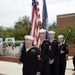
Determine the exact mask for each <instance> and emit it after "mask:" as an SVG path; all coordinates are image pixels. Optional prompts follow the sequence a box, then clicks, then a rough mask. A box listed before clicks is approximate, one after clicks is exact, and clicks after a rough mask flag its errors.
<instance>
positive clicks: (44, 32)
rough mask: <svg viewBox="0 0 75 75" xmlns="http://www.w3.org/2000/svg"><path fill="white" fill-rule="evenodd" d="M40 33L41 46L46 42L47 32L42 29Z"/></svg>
mask: <svg viewBox="0 0 75 75" xmlns="http://www.w3.org/2000/svg"><path fill="white" fill-rule="evenodd" d="M39 33H40V40H41V44H42V42H43V41H44V40H45V36H46V30H45V29H40V30H39Z"/></svg>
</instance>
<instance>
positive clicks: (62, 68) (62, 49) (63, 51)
mask: <svg viewBox="0 0 75 75" xmlns="http://www.w3.org/2000/svg"><path fill="white" fill-rule="evenodd" d="M63 38H64V36H63V35H59V36H58V41H59V43H60V55H59V75H65V70H66V55H67V54H68V53H69V50H68V46H67V45H66V44H64V43H63Z"/></svg>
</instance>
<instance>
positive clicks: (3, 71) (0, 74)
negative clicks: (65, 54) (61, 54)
mask: <svg viewBox="0 0 75 75" xmlns="http://www.w3.org/2000/svg"><path fill="white" fill-rule="evenodd" d="M71 58H72V57H71ZM69 59H70V58H69ZM72 69H73V64H72V59H70V60H68V61H67V67H66V74H65V75H75V74H74V71H72ZM0 75H22V65H19V64H18V63H12V62H4V61H0Z"/></svg>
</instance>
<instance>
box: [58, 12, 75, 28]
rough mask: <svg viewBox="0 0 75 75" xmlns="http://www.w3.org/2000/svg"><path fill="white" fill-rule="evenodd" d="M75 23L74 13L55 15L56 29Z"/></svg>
mask: <svg viewBox="0 0 75 75" xmlns="http://www.w3.org/2000/svg"><path fill="white" fill-rule="evenodd" d="M71 24H75V13H70V14H62V15H57V29H61V28H64V27H65V26H67V25H71Z"/></svg>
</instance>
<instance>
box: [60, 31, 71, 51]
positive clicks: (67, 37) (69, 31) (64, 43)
mask: <svg viewBox="0 0 75 75" xmlns="http://www.w3.org/2000/svg"><path fill="white" fill-rule="evenodd" d="M70 31H71V30H69V31H68V33H67V35H66V37H65V39H64V42H63V44H66V41H67V38H68V36H69V33H70ZM62 49H63V45H62V47H61V51H62Z"/></svg>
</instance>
